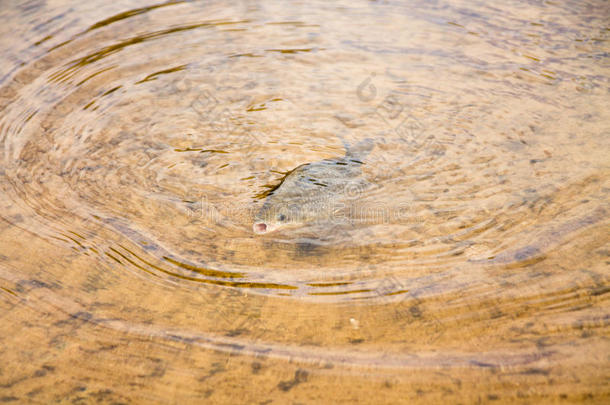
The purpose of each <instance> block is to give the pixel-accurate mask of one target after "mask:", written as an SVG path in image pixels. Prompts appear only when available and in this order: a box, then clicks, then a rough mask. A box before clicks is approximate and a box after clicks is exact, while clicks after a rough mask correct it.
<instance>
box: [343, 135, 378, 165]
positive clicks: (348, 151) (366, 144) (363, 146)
mask: <svg viewBox="0 0 610 405" xmlns="http://www.w3.org/2000/svg"><path fill="white" fill-rule="evenodd" d="M343 143H344V144H346V142H345V141H343ZM374 147H375V142H373V139H371V138H366V139H363V140H362V141H360V142H358V143H357V144H355V145H353V146H350V145H347V144H346V147H345V156H346V157H347V156H349V157H350V158H356V159H358V160H363V159H364V158H366V157H367V156H368V154H369V153H371V151H372V150H373V148H374Z"/></svg>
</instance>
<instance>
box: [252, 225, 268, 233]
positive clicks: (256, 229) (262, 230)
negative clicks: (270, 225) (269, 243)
mask: <svg viewBox="0 0 610 405" xmlns="http://www.w3.org/2000/svg"><path fill="white" fill-rule="evenodd" d="M252 230H254V233H258V234H261V233H265V232H267V224H265V223H264V222H257V223H255V224H254V225H252Z"/></svg>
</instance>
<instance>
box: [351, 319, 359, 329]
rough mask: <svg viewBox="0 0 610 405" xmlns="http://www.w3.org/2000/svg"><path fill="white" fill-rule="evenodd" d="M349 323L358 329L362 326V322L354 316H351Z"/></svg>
mask: <svg viewBox="0 0 610 405" xmlns="http://www.w3.org/2000/svg"><path fill="white" fill-rule="evenodd" d="M349 323H350V324H351V325H352V328H354V329H358V328H359V327H360V322H358V320H356V319H354V318H349Z"/></svg>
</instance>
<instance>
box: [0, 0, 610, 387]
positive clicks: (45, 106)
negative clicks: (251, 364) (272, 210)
mask: <svg viewBox="0 0 610 405" xmlns="http://www.w3.org/2000/svg"><path fill="white" fill-rule="evenodd" d="M51 3H53V2H51ZM93 3H96V4H93ZM93 3H91V4H88V5H85V4H80V5H77V4H72V5H71V6H69V7H68V6H67V5H59V4H58V5H53V4H44V5H40V6H37V5H36V4H32V5H30V6H29V7H28V6H23V5H22V6H17V5H16V6H11V7H12V8H10V9H8V8H7V10H4V11H0V16H1V15H3V16H4V19H5V20H7V21H8V19H13V20H14V21H19V23H20V24H19V26H20V27H28V29H27V30H24V32H23V35H22V36H21V38H22V39H20V40H19V41H16V42H14V41H12V39H10V38H9V36H8V34H7V32H8V31H7V30H8V28H6V27H4V28H2V30H3V31H2V33H1V34H0V35H1V41H0V44H2V45H6V47H5V49H7V51H6V55H4V56H3V57H2V64H1V65H0V69H1V70H0V145H1V146H0V147H1V152H2V155H1V163H0V218H1V219H2V220H3V221H2V223H0V224H1V226H0V237H1V239H0V240H2V245H1V247H0V287H1V288H2V290H1V291H0V296H1V297H3V299H6V302H7V308H8V307H9V306H10V309H9V310H14V311H17V309H15V308H19V307H20V306H25V307H27V308H29V309H27V310H23V311H24V313H26V314H27V313H30V312H32V313H48V314H54V315H49V316H51V317H57V318H61V317H66V316H67V317H68V318H70V319H71V320H72V321H70V322H73V321H74V322H79V324H80V323H82V324H86V325H88V327H89V329H87V331H86V332H83V333H84V337H83V341H88V340H94V339H95V337H96V336H98V335H99V336H107V337H108V338H109V339H110V336H111V335H112V336H114V335H113V334H114V333H117V334H126V335H127V336H131V338H132V339H134V340H137V339H147V338H150V339H157V340H159V341H162V342H173V343H176V342H179V343H180V344H185V345H187V346H189V347H198V348H203V349H205V350H213V351H220V352H224V353H229V354H237V353H240V354H244V355H247V356H251V357H256V356H260V355H262V354H264V355H265V356H269V357H270V358H273V359H276V360H279V361H281V362H288V361H290V362H293V361H294V362H300V363H303V364H310V365H311V364H318V365H321V364H333V365H341V366H344V367H369V368H372V369H377V370H385V371H383V372H382V371H379V373H396V374H395V375H400V370H403V369H412V368H419V369H434V368H449V369H457V368H474V369H487V368H501V367H513V368H515V369H517V370H521V371H523V370H524V369H528V368H529V367H532V368H533V369H537V370H540V369H543V368H544V370H545V371H544V372H545V373H546V374H545V375H549V374H550V375H555V374H561V373H562V372H563V371H564V369H563V367H570V366H571V365H572V366H574V365H577V366H579V365H582V364H584V363H585V362H591V364H593V363H595V361H597V362H599V361H600V360H599V359H597V360H594V359H593V358H591V355H590V354H588V353H589V352H587V351H586V350H585V349H584V348H585V347H586V346H587V345H590V347H595V348H598V349H600V350H603V348H604V347H606V349H607V344H606V343H604V342H605V341H604V334H606V333H607V331H608V326H607V314H606V312H607V308H608V307H607V303H606V295H605V294H606V293H607V291H608V287H607V286H608V276H609V275H608V271H607V268H605V267H604V265H603V263H604V260H606V261H607V255H608V246H607V243H608V236H607V226H608V219H607V218H608V213H609V211H610V206H609V205H608V201H609V199H608V197H609V195H608V194H609V190H610V188H609V184H608V179H609V176H608V174H609V172H608V162H607V156H608V144H607V140H608V128H607V122H608V119H609V118H610V117H609V116H608V110H607V108H605V105H606V104H607V90H608V83H609V80H608V70H607V67H604V61H607V41H608V30H607V28H604V24H605V21H604V18H603V16H602V15H600V14H599V13H598V12H595V11H594V10H595V9H596V7H597V6H599V5H597V4H596V3H598V2H595V1H591V2H579V3H578V4H577V3H572V2H567V3H566V4H563V5H551V4H546V5H534V4H529V3H522V2H514V4H513V2H510V4H509V5H508V6H507V9H508V10H515V12H514V13H505V12H501V11H500V10H497V9H494V8H492V7H491V6H487V5H484V4H479V3H477V2H470V3H472V4H461V2H457V3H456V2H451V1H450V2H442V3H443V4H440V3H439V4H437V2H435V3H434V4H426V5H421V4H418V5H417V7H416V5H415V4H411V3H412V2H406V3H405V2H394V1H389V2H382V3H377V2H367V3H366V4H364V3H363V4H360V3H358V4H352V3H350V2H338V3H332V4H326V3H324V2H320V3H319V4H318V3H317V2H314V3H311V2H310V3H311V4H310V3H308V4H307V5H305V4H301V3H295V4H291V5H286V4H283V3H279V2H277V3H276V2H236V3H234V4H233V3H232V4H228V3H223V2H183V1H169V2H165V3H156V4H148V5H143V4H142V3H141V2H133V1H120V2H113V4H105V3H104V2H93ZM98 3H99V4H98ZM356 3H357V2H356ZM458 3H459V4H458ZM517 3H518V4H517ZM519 7H526V8H528V10H529V11H530V13H529V14H523V13H518V12H517V9H518V8H519ZM601 7H602V8H604V7H605V9H606V10H607V7H606V6H605V5H601ZM575 10H576V11H577V13H575ZM525 15H527V16H528V17H527V19H525V17H522V16H525ZM483 16H484V17H483ZM520 16H521V17H520ZM546 16H549V17H548V18H547V17H546ZM551 17H552V18H551ZM572 17H573V18H572ZM354 19H356V20H358V21H361V23H358V24H355V23H354V22H353V20H354ZM9 26H17V25H16V24H9ZM507 27H510V32H511V35H509V34H507V29H508V28H507ZM19 29H22V28H19ZM390 34H391V35H390ZM11 38H12V37H11ZM364 139H372V140H373V141H374V143H375V147H374V148H373V150H372V151H371V153H370V154H368V155H367V156H366V157H365V158H364V159H363V162H362V179H363V180H365V181H366V184H367V186H366V187H365V186H362V184H365V183H352V184H346V185H345V190H344V192H345V195H346V196H347V198H346V200H347V201H348V206H347V207H343V208H346V209H345V210H340V211H337V214H336V216H333V217H331V219H330V220H329V221H327V222H324V223H322V224H320V223H317V224H313V225H311V226H305V227H303V228H299V229H291V230H285V231H278V232H274V233H269V234H266V235H255V234H254V233H253V232H252V221H253V216H254V213H255V212H256V211H257V210H258V209H259V208H260V206H261V205H262V203H263V199H264V198H265V195H266V193H268V191H269V190H270V189H272V188H273V187H275V186H277V185H278V184H279V183H280V182H281V181H282V179H283V177H284V176H285V175H286V173H289V172H290V171H291V170H292V169H294V168H295V167H297V166H299V165H301V164H304V163H309V162H315V161H319V160H322V159H327V158H332V157H340V156H342V155H343V154H344V153H345V148H344V145H345V144H348V145H356V144H357V143H358V142H359V141H362V140H364ZM335 208H336V207H332V206H331V207H328V206H323V207H321V208H320V209H331V210H334V209H335ZM27 311H30V312H27ZM27 316H31V315H27ZM15 319H17V320H18V322H27V321H28V319H27V317H26V316H25V315H24V318H22V319H19V317H16V318H15ZM53 319H55V318H53ZM57 322H59V321H57ZM54 325H55V324H54ZM60 325H63V324H60ZM55 326H56V325H55ZM24 328H26V327H25V326H24ZM59 329H61V328H59ZM583 330H584V332H583ZM26 331H27V328H26ZM541 342H542V343H541ZM168 344H169V343H168ZM579 356H580V357H579ZM578 359H581V360H578ZM388 370H394V371H388ZM299 378H301V377H299ZM301 379H302V378H301ZM295 381H297V382H296V383H295V384H297V383H299V382H300V381H301V380H299V379H298V378H297V377H295ZM571 383H572V382H570V384H571ZM566 384H568V383H566ZM576 385H578V384H577V383H576ZM571 387H572V389H576V390H577V391H579V390H580V391H582V390H583V389H584V388H582V387H580V388H578V387H576V386H574V385H572V386H571ZM575 387H576V388H575ZM580 391H579V392H580Z"/></svg>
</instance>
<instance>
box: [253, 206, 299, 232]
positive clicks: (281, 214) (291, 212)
mask: <svg viewBox="0 0 610 405" xmlns="http://www.w3.org/2000/svg"><path fill="white" fill-rule="evenodd" d="M301 224H302V221H301V218H300V215H299V207H298V205H297V204H286V203H281V202H276V201H274V199H270V200H268V201H266V202H265V204H264V205H263V207H262V208H261V209H260V210H259V211H258V213H257V214H256V215H255V216H254V224H253V225H252V230H253V231H254V233H256V234H259V235H261V234H266V233H270V232H274V231H277V230H278V229H282V228H290V227H294V226H299V225H301Z"/></svg>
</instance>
